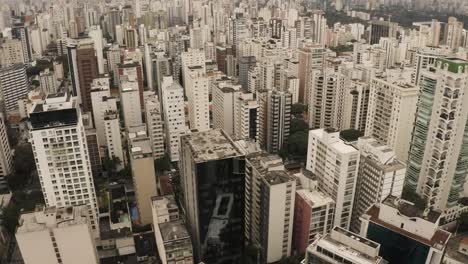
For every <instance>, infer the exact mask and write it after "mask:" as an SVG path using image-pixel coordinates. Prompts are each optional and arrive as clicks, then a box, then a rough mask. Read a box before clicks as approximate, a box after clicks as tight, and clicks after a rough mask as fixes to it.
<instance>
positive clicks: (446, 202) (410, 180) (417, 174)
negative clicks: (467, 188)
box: [405, 58, 468, 221]
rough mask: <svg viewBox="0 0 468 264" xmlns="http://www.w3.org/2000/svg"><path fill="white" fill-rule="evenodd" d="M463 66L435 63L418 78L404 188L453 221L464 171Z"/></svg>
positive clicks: (466, 65)
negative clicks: (418, 86) (417, 93)
mask: <svg viewBox="0 0 468 264" xmlns="http://www.w3.org/2000/svg"><path fill="white" fill-rule="evenodd" d="M466 87H468V61H465V60H461V59H455V58H447V59H437V60H436V63H435V65H434V66H433V67H430V68H429V69H428V70H426V71H423V72H422V73H421V81H420V93H419V100H418V103H417V109H418V110H417V112H416V120H415V123H414V129H413V134H412V140H411V146H410V150H409V156H408V169H407V173H406V182H405V186H406V187H408V188H409V189H411V190H413V191H416V192H417V193H418V194H419V195H421V196H422V197H423V198H424V199H425V200H426V202H427V206H428V208H430V209H433V210H438V211H441V212H443V213H444V220H445V221H451V220H454V219H456V217H457V216H458V212H457V203H458V200H459V199H460V198H461V197H462V196H463V191H464V184H465V182H466V171H467V170H468V162H467V160H468V122H467V120H468V103H467V100H468V93H466V91H464V90H463V89H466Z"/></svg>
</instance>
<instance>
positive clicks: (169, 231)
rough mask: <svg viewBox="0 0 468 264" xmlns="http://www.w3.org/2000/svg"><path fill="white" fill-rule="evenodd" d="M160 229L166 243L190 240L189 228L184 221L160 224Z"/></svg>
mask: <svg viewBox="0 0 468 264" xmlns="http://www.w3.org/2000/svg"><path fill="white" fill-rule="evenodd" d="M159 229H160V230H161V236H162V239H163V241H164V242H168V241H173V240H177V239H190V237H189V234H188V232H187V228H186V227H185V225H184V222H183V221H182V220H177V221H171V222H165V223H160V224H159Z"/></svg>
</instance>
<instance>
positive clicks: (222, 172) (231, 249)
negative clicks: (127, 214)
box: [179, 130, 245, 264]
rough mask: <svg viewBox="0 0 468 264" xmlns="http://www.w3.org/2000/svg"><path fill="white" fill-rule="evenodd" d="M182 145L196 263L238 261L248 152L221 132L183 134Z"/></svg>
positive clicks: (185, 194)
mask: <svg viewBox="0 0 468 264" xmlns="http://www.w3.org/2000/svg"><path fill="white" fill-rule="evenodd" d="M180 148H181V153H180V162H179V168H180V174H181V185H182V193H183V197H184V200H183V205H184V209H185V212H186V216H187V223H188V226H189V232H190V235H191V237H192V242H193V247H194V256H195V262H197V263H198V262H200V261H203V262H205V263H213V264H216V263H234V262H235V261H236V260H239V257H240V256H241V253H242V249H243V246H244V237H243V234H244V189H245V171H244V170H245V160H244V158H245V156H244V154H243V152H242V150H241V149H239V148H238V147H237V146H236V144H235V143H234V141H232V139H231V138H230V137H229V136H228V135H227V134H226V133H224V132H223V131H222V130H209V131H206V132H195V133H192V134H190V135H185V136H182V137H181V143H180Z"/></svg>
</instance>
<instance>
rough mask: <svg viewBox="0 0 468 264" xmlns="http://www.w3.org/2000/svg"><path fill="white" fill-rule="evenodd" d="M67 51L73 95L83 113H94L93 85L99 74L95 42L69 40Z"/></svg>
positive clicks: (83, 39)
mask: <svg viewBox="0 0 468 264" xmlns="http://www.w3.org/2000/svg"><path fill="white" fill-rule="evenodd" d="M67 51H68V55H67V56H68V69H69V71H70V75H71V84H72V91H73V95H74V96H76V97H77V98H78V100H79V102H80V103H81V106H82V110H83V112H88V111H92V107H93V106H92V103H91V83H92V82H93V80H94V79H96V78H97V77H98V74H99V72H98V61H97V57H96V52H95V50H94V41H93V40H92V39H91V38H87V37H83V38H74V39H68V40H67Z"/></svg>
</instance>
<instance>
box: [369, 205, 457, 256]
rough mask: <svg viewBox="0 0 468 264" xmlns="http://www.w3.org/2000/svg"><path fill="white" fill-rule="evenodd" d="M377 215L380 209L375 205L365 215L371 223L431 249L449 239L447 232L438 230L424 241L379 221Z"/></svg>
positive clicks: (415, 235)
mask: <svg viewBox="0 0 468 264" xmlns="http://www.w3.org/2000/svg"><path fill="white" fill-rule="evenodd" d="M379 213H380V208H379V207H378V206H376V205H373V206H372V207H371V208H369V210H367V212H366V215H368V216H369V217H370V221H372V222H373V223H375V224H378V225H380V226H383V227H385V228H387V229H389V230H391V231H393V232H395V233H399V234H401V235H403V236H406V237H409V238H411V239H413V240H416V241H418V242H420V243H422V244H425V245H428V246H431V247H440V245H445V244H446V243H447V241H448V239H449V238H450V233H449V232H447V231H445V230H441V229H439V230H437V231H436V232H434V235H433V236H432V238H431V239H430V240H429V239H426V238H424V237H421V236H419V235H417V234H414V233H411V232H408V231H406V230H404V229H402V228H399V227H397V226H394V225H391V224H389V223H387V222H384V221H382V220H381V219H379Z"/></svg>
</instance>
